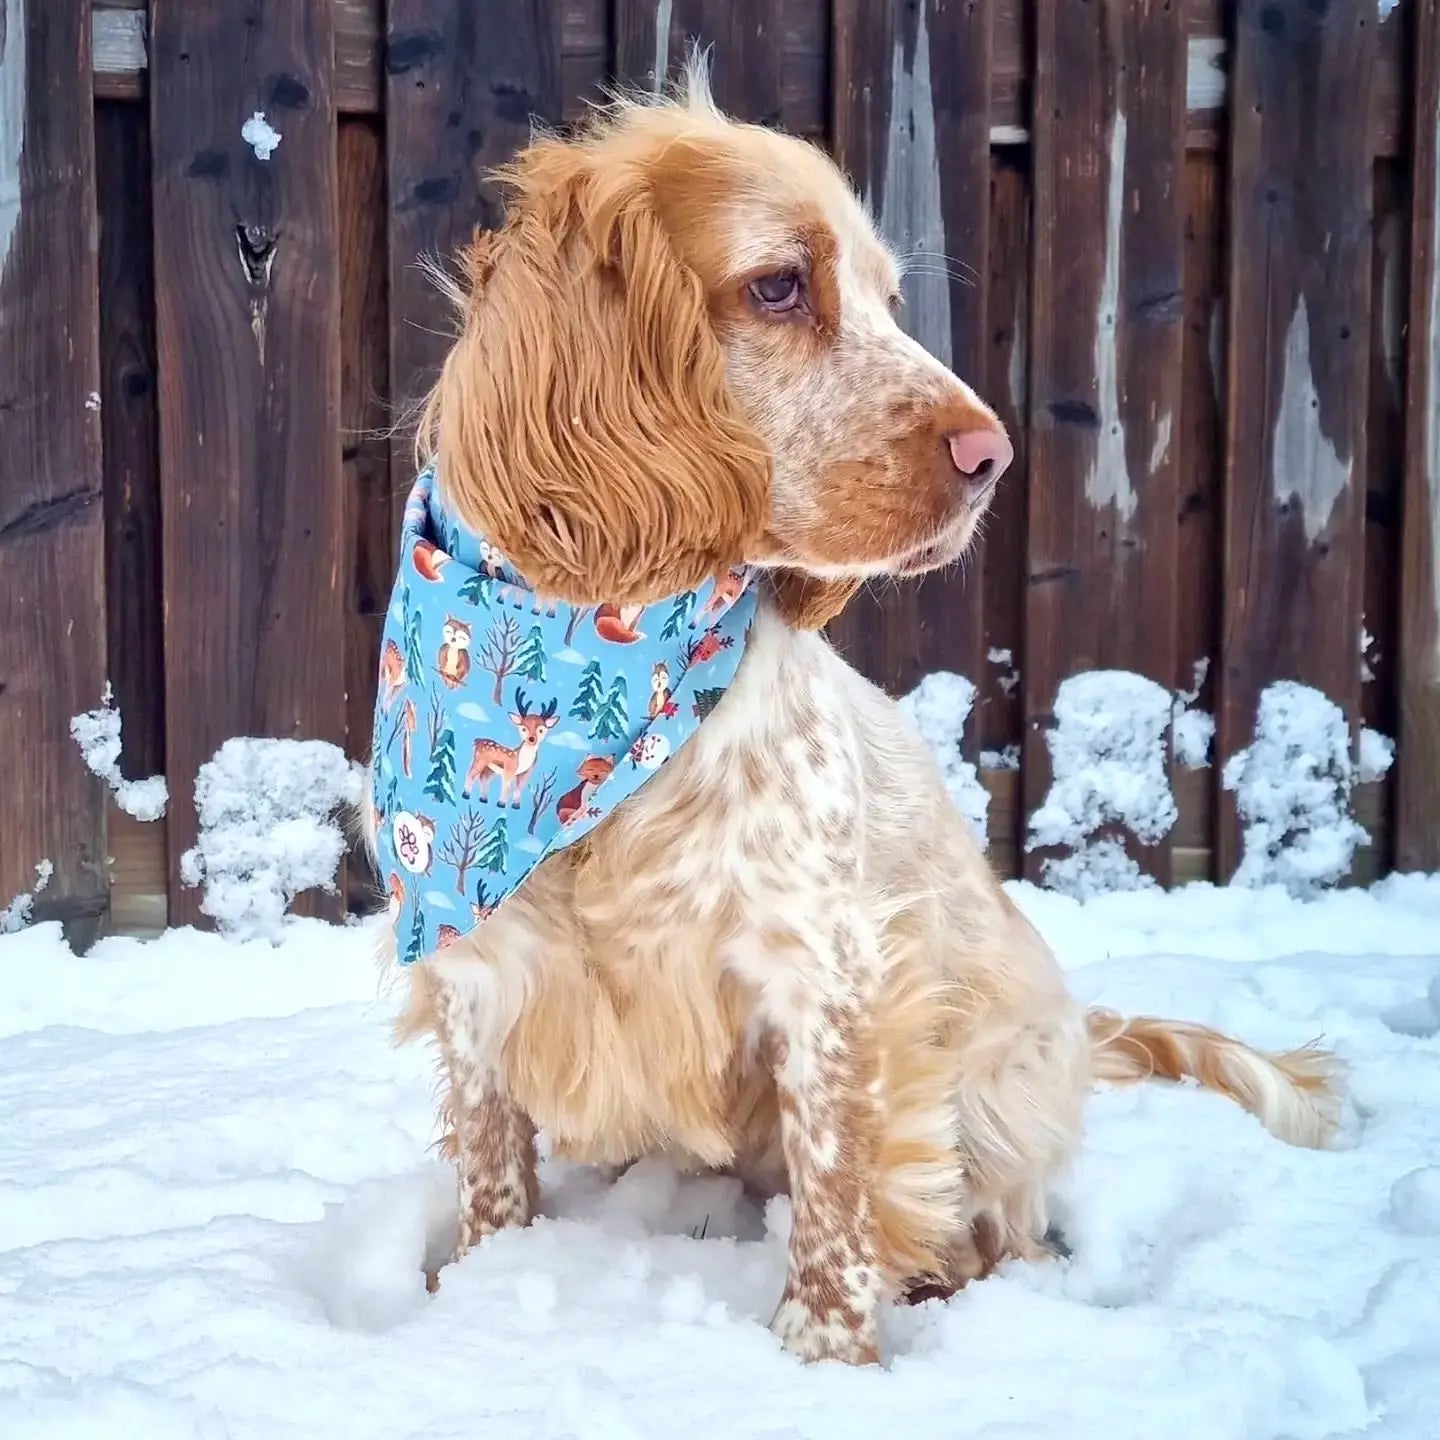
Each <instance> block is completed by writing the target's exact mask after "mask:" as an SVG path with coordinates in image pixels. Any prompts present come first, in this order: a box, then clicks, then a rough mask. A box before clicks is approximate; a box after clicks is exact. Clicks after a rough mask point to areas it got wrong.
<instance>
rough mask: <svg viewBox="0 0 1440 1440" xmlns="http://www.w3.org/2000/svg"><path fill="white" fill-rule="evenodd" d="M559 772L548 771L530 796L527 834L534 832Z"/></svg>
mask: <svg viewBox="0 0 1440 1440" xmlns="http://www.w3.org/2000/svg"><path fill="white" fill-rule="evenodd" d="M558 773H559V772H558V771H556V770H552V771H550V773H549V774H548V775H546V777H545V778H544V779H543V780H542V781H541V782H540V788H539V789H538V790H536V791H535V792H534V793H533V794H532V795H531V797H530V823H529V825H527V826H526V827H525V832H526V834H528V835H533V834H534V833H535V827H536V826H537V825H538V824H539V823H540V817H541V816H542V815H543V814H544V813H545V807H546V806H547V805H548V804H549V803H550V796H551V794H552V792H553V791H554V789H555V776H556V775H557V774H558Z"/></svg>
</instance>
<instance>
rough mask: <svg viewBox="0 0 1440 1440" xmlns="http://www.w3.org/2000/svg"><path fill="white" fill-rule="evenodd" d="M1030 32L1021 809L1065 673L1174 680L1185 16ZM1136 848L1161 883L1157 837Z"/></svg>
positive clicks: (1042, 761) (1082, 17)
mask: <svg viewBox="0 0 1440 1440" xmlns="http://www.w3.org/2000/svg"><path fill="white" fill-rule="evenodd" d="M1036 25H1037V30H1036V76H1035V128H1034V207H1035V219H1034V241H1033V257H1034V258H1033V264H1032V270H1031V301H1030V456H1031V460H1030V464H1031V471H1032V473H1033V474H1034V475H1035V476H1036V477H1037V480H1036V483H1035V484H1034V485H1032V486H1031V487H1030V491H1029V499H1030V505H1029V557H1028V592H1027V600H1026V634H1025V668H1024V677H1023V682H1022V683H1023V685H1024V689H1025V707H1026V733H1025V743H1024V770H1023V774H1024V791H1025V803H1026V808H1027V811H1032V810H1034V809H1035V808H1036V807H1037V806H1038V805H1039V804H1040V803H1041V801H1042V800H1043V799H1044V796H1045V794H1046V791H1047V790H1048V789H1049V785H1050V765H1049V754H1048V750H1047V747H1046V744H1045V739H1046V731H1047V728H1048V725H1049V723H1050V717H1051V715H1052V713H1053V707H1054V704H1055V696H1056V691H1057V690H1058V688H1059V686H1060V683H1061V682H1062V681H1063V680H1064V679H1065V678H1066V677H1067V676H1070V675H1074V674H1076V673H1078V672H1081V671H1086V670H1095V669H1122V670H1131V671H1135V672H1137V673H1139V674H1142V675H1147V676H1149V677H1150V678H1151V679H1152V680H1156V681H1158V682H1159V683H1160V684H1162V685H1165V686H1169V685H1171V684H1173V682H1174V676H1175V635H1176V631H1175V569H1176V557H1177V544H1178V526H1177V514H1178V493H1179V473H1180V472H1179V460H1178V457H1179V436H1178V433H1177V427H1178V425H1179V421H1180V397H1181V361H1182V348H1183V339H1184V306H1183V287H1182V274H1183V215H1184V210H1183V205H1184V192H1183V170H1184V121H1185V113H1184V100H1185V96H1184V74H1185V34H1184V27H1183V17H1182V16H1181V14H1180V13H1179V11H1178V10H1177V9H1176V8H1174V7H1173V6H1172V5H1170V4H1168V3H1166V0H1100V3H1097V4H1094V5H1074V4H1071V3H1069V0H1040V3H1039V4H1038V5H1037V8H1036ZM1127 844H1130V841H1129V840H1128V838H1127ZM1130 848H1131V852H1132V854H1133V856H1134V858H1135V859H1136V860H1137V861H1138V862H1139V863H1140V864H1141V865H1142V866H1143V867H1144V868H1145V869H1146V871H1147V872H1149V873H1150V874H1153V875H1154V876H1155V877H1156V878H1158V879H1160V880H1162V881H1164V880H1166V879H1167V878H1168V875H1169V867H1170V854H1169V851H1170V846H1169V841H1168V839H1166V840H1162V841H1161V842H1160V843H1158V844H1156V845H1153V846H1141V845H1139V844H1132V845H1130ZM1042 859H1043V856H1042V855H1041V853H1040V852H1034V853H1032V854H1031V855H1029V856H1027V871H1029V872H1032V873H1033V872H1034V871H1036V870H1037V869H1038V866H1039V865H1040V863H1041V861H1042Z"/></svg>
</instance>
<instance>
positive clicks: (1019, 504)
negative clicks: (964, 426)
mask: <svg viewBox="0 0 1440 1440" xmlns="http://www.w3.org/2000/svg"><path fill="white" fill-rule="evenodd" d="M1020 158H1021V157H1020V156H1019V154H1017V152H1015V151H1013V150H1012V151H1000V152H998V153H997V154H996V156H995V158H994V162H993V165H992V168H991V177H992V178H991V192H990V193H991V204H990V294H989V304H988V307H987V309H988V314H989V323H988V325H987V327H986V329H987V339H988V344H989V356H988V360H987V373H986V382H985V387H986V388H985V392H984V394H985V400H986V402H987V403H988V404H989V405H991V406H992V407H993V408H994V410H995V412H996V414H998V415H999V416H1000V419H1001V420H1002V421H1003V422H1004V425H1005V428H1006V429H1007V430H1009V432H1010V438H1011V440H1012V441H1013V443H1014V445H1015V461H1014V463H1013V464H1012V465H1011V467H1010V469H1009V470H1008V471H1007V472H1006V474H1005V478H1004V479H1003V480H1001V482H1000V486H999V489H998V490H997V491H996V492H995V498H994V499H993V500H991V502H990V514H989V516H988V517H987V519H986V521H985V528H984V533H983V534H982V535H981V537H980V539H979V542H978V544H977V547H976V548H977V553H978V558H979V562H980V572H981V576H982V580H983V588H984V606H983V609H984V616H985V656H984V666H983V672H982V674H981V675H976V676H974V677H973V679H974V682H975V684H976V685H977V686H978V687H979V690H980V717H979V731H980V744H981V746H982V747H983V749H985V750H991V751H1002V752H1003V751H1005V750H1008V749H1010V748H1011V747H1012V746H1013V747H1014V749H1015V751H1016V752H1017V753H1018V751H1019V748H1020V741H1021V737H1022V734H1023V732H1024V712H1023V706H1022V700H1023V698H1024V695H1023V691H1022V690H1021V688H1020V678H1021V676H1022V675H1023V673H1024V666H1025V591H1026V584H1025V532H1026V515H1027V512H1028V509H1029V502H1028V498H1027V497H1028V492H1029V481H1030V456H1029V452H1028V447H1027V444H1026V441H1027V439H1028V435H1029V415H1030V406H1029V401H1030V395H1029V388H1030V371H1029V355H1028V349H1029V340H1030V183H1029V175H1028V173H1027V170H1026V167H1025V166H1024V165H1022V164H1020V163H1019V161H1020ZM1007 656H1008V658H1006V657H1007Z"/></svg>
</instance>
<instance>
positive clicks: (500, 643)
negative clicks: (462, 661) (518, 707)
mask: <svg viewBox="0 0 1440 1440" xmlns="http://www.w3.org/2000/svg"><path fill="white" fill-rule="evenodd" d="M519 653H520V627H519V626H518V625H517V624H516V623H515V621H514V620H513V619H512V618H511V617H510V616H509V615H507V616H505V618H504V619H503V620H497V621H496V622H495V623H494V624H493V625H492V626H491V627H490V629H489V630H488V631H486V633H485V644H484V646H483V648H482V649H481V651H480V654H479V657H478V659H479V663H480V668H481V669H482V670H488V671H489V672H490V673H491V674H492V675H493V676H494V677H495V688H494V690H493V691H492V692H491V695H490V698H491V700H492V701H493V702H494V703H495V704H496V705H503V704H504V703H505V691H504V688H503V687H504V684H505V677H506V676H507V675H508V674H510V672H511V671H512V670H514V668H515V657H516V656H517V655H518V654H519Z"/></svg>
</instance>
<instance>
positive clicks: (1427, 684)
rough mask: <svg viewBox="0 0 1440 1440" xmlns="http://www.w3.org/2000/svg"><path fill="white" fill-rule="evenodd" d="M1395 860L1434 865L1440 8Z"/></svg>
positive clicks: (1413, 189) (1430, 109)
mask: <svg viewBox="0 0 1440 1440" xmlns="http://www.w3.org/2000/svg"><path fill="white" fill-rule="evenodd" d="M1414 23H1415V26H1416V28H1415V32H1414V36H1413V43H1414V64H1415V68H1414V83H1415V118H1414V126H1413V135H1414V146H1415V150H1414V155H1413V158H1412V163H1411V186H1410V193H1411V205H1412V207H1413V208H1412V212H1411V213H1412V216H1413V221H1412V227H1411V232H1410V313H1409V327H1408V342H1409V343H1408V355H1407V366H1406V385H1407V401H1408V405H1407V414H1408V419H1407V423H1406V432H1405V482H1404V495H1403V515H1404V540H1403V548H1402V552H1401V581H1400V734H1399V740H1400V744H1399V753H1398V755H1397V757H1396V765H1397V772H1398V773H1397V775H1396V814H1395V864H1396V866H1397V867H1398V868H1399V869H1401V870H1437V869H1440V11H1437V8H1436V6H1435V5H1434V4H1430V5H1423V6H1421V7H1420V8H1419V10H1418V11H1417V13H1416V15H1415V17H1414Z"/></svg>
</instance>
